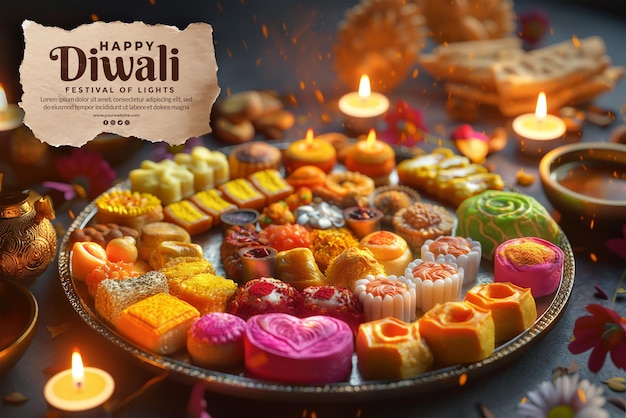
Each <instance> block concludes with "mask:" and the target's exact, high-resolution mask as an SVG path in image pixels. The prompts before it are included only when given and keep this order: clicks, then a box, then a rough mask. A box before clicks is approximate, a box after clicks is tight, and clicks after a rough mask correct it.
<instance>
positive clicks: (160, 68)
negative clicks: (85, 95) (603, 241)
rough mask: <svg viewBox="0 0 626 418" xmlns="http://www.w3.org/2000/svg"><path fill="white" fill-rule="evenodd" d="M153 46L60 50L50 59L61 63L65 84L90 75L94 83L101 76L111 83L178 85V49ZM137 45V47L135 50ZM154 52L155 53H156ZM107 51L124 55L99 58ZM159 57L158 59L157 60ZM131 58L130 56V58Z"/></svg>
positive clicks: (105, 45) (124, 44) (115, 44)
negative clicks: (162, 82)
mask: <svg viewBox="0 0 626 418" xmlns="http://www.w3.org/2000/svg"><path fill="white" fill-rule="evenodd" d="M153 44H154V42H134V43H133V42H130V41H126V42H121V43H120V42H113V43H111V44H110V45H109V43H108V42H100V45H99V48H91V49H89V51H88V52H85V51H83V50H82V49H81V48H79V47H77V46H57V47H54V48H52V49H51V50H50V53H49V58H50V60H52V61H59V75H60V78H61V80H63V81H75V80H78V79H80V78H82V77H83V76H84V75H85V74H88V76H89V78H90V79H91V80H92V81H97V80H99V79H100V77H101V76H103V77H104V78H106V79H107V80H109V81H113V80H116V79H119V80H121V81H127V80H129V79H130V78H131V77H133V78H134V79H135V80H137V81H155V80H160V81H166V80H171V81H178V80H179V78H180V70H179V65H180V63H179V61H180V60H179V58H178V57H177V56H176V55H178V52H179V50H178V48H170V49H169V50H168V47H167V46H166V45H157V46H156V47H154V45H153ZM133 45H134V47H133ZM144 45H145V47H146V49H147V52H151V53H152V54H153V55H152V56H148V55H139V56H132V55H131V54H130V53H129V51H128V50H131V51H135V52H138V53H139V54H142V53H143V50H142V49H143V47H144ZM153 48H154V50H153ZM102 51H104V52H105V53H110V52H117V51H119V52H123V53H124V54H123V55H122V56H109V55H107V56H99V53H100V52H102ZM154 54H156V56H154ZM129 55H130V56H129Z"/></svg>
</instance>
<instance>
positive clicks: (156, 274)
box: [69, 142, 564, 385]
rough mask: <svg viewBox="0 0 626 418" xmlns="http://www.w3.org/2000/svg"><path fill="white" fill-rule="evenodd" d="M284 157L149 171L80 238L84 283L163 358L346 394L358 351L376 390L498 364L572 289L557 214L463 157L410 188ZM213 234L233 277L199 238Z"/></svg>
mask: <svg viewBox="0 0 626 418" xmlns="http://www.w3.org/2000/svg"><path fill="white" fill-rule="evenodd" d="M281 158H282V154H281V151H280V150H278V149H277V148H275V147H274V146H272V145H269V144H267V143H257V142H251V143H245V144H241V145H239V146H237V147H235V149H233V151H232V152H231V153H230V154H229V155H225V154H223V153H221V152H220V151H211V150H209V149H207V148H205V147H203V146H200V147H196V148H194V149H193V150H192V151H191V152H190V153H188V154H177V155H176V157H175V159H174V160H173V161H163V162H153V161H144V162H143V163H142V164H141V167H139V168H137V169H135V170H133V171H131V173H130V184H131V187H130V190H112V191H109V192H107V193H105V194H103V195H101V196H100V197H98V198H97V199H96V201H95V206H96V208H97V211H96V214H95V219H94V221H93V225H90V226H87V227H86V228H84V229H76V230H73V231H72V232H71V234H70V236H69V245H70V246H71V272H72V277H73V279H74V280H76V281H77V282H84V283H85V285H86V286H87V289H88V292H89V295H90V297H92V298H93V300H94V306H95V309H96V311H97V313H98V314H99V315H100V316H101V317H102V318H103V319H104V320H105V321H106V322H108V323H109V324H110V325H112V326H113V327H114V328H115V329H116V330H117V331H118V332H119V333H120V334H121V335H122V336H123V337H125V338H127V339H128V340H129V341H131V342H133V343H135V344H137V345H139V346H141V347H143V348H145V349H147V350H150V351H152V352H155V353H158V354H162V355H171V354H174V353H180V352H184V351H185V350H186V353H187V354H188V358H189V360H188V361H189V362H190V363H191V364H193V365H196V366H199V367H204V368H209V369H213V370H225V371H230V372H233V373H243V374H244V375H247V376H252V377H256V378H261V379H265V380H268V381H278V382H284V383H292V384H314V385H315V384H325V383H332V382H341V381H346V380H347V379H348V378H349V376H350V373H351V370H352V357H353V355H354V353H356V358H357V363H356V364H357V367H358V371H359V373H360V375H361V376H362V377H363V378H364V379H367V380H370V379H403V378H408V377H411V376H416V375H419V374H421V373H424V372H426V371H429V370H433V369H436V368H440V367H445V366H450V365H454V364H464V363H472V362H477V361H480V360H483V359H485V358H487V357H489V356H490V355H491V354H492V353H493V352H494V350H495V349H496V347H497V346H498V345H499V344H501V343H503V342H506V341H508V340H510V339H512V338H514V337H515V336H517V335H519V334H520V333H522V332H524V331H525V330H526V329H528V328H529V327H531V326H532V325H533V323H534V322H535V320H536V318H537V308H536V303H535V298H541V297H550V295H551V294H553V293H554V292H555V291H556V290H557V289H558V286H559V284H560V281H561V277H562V274H563V263H564V254H563V251H562V250H561V248H560V247H559V246H558V245H557V244H558V240H559V228H558V226H557V224H556V223H555V221H554V220H553V219H552V218H551V217H550V215H549V214H548V213H547V211H546V209H545V208H544V207H542V206H541V205H540V204H539V203H538V202H537V201H536V200H535V199H533V198H532V197H529V196H526V195H522V194H519V193H515V192H510V191H505V190H503V189H504V185H503V183H502V180H501V179H500V178H499V176H497V175H496V174H494V173H488V172H487V171H486V170H485V169H484V167H482V166H477V165H475V164H472V163H470V162H469V160H467V159H466V158H465V157H462V156H459V155H456V154H454V153H452V151H450V150H449V149H444V148H441V149H437V150H435V151H433V153H431V154H424V155H420V156H417V157H413V158H412V159H409V160H405V161H403V162H401V163H400V164H399V165H398V167H397V174H398V178H399V184H390V181H387V184H384V185H382V186H376V185H375V182H374V180H372V178H370V177H368V176H367V175H366V174H363V173H360V172H359V171H347V170H343V169H335V170H330V171H328V170H326V171H325V170H323V169H320V168H319V167H317V166H315V165H303V166H299V167H297V168H296V169H293V170H290V171H289V173H288V174H287V172H286V171H285V174H283V170H284V167H283V166H282V159H281ZM333 158H335V157H333ZM357 169H358V167H356V168H355V170H357ZM380 181H381V179H380V178H378V179H377V184H379V183H380ZM421 194H424V195H429V196H433V197H435V198H437V199H439V200H443V201H446V202H447V204H448V205H450V206H452V207H455V208H456V210H455V212H456V213H455V212H454V211H453V210H451V209H449V208H448V206H442V205H438V204H433V203H428V202H425V201H423V200H422V198H421ZM208 231H210V234H212V236H213V235H215V236H219V237H220V238H221V241H220V244H219V260H220V263H221V265H220V266H218V265H213V264H212V263H211V262H210V261H209V260H208V258H207V257H205V249H204V248H203V247H202V246H201V245H199V244H198V243H196V242H195V238H196V237H198V236H200V234H206V233H208ZM481 263H486V265H487V266H489V265H490V264H491V265H492V267H493V272H494V273H493V281H487V282H481V280H479V269H480V268H481ZM218 271H220V272H221V271H223V272H224V273H223V274H220V273H218Z"/></svg>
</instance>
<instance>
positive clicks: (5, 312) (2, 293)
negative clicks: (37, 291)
mask: <svg viewBox="0 0 626 418" xmlns="http://www.w3.org/2000/svg"><path fill="white" fill-rule="evenodd" d="M38 319H39V305H38V304H37V299H35V296H34V295H33V294H32V293H31V292H30V291H29V290H28V289H27V288H26V287H24V286H23V285H21V284H19V283H17V282H15V281H11V280H7V279H0V324H2V326H1V327H0V376H2V375H4V374H5V373H6V372H7V371H8V370H10V369H11V368H12V367H13V366H14V365H15V364H16V363H17V362H18V361H19V359H20V358H22V356H23V355H24V353H25V352H26V350H27V349H28V346H29V345H30V343H31V342H32V340H33V337H34V336H35V330H36V329H37V321H38Z"/></svg>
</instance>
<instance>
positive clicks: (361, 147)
mask: <svg viewBox="0 0 626 418" xmlns="http://www.w3.org/2000/svg"><path fill="white" fill-rule="evenodd" d="M345 166H346V168H347V169H348V170H349V171H356V172H359V173H361V174H365V175H366V176H369V177H371V178H372V179H373V180H374V183H375V184H376V185H377V186H378V185H382V184H388V183H389V175H390V174H391V173H392V172H393V169H394V168H395V166H396V153H395V151H394V150H393V148H391V147H390V146H389V145H388V144H386V143H384V142H382V141H379V140H378V139H376V132H375V131H374V130H373V129H371V130H370V131H369V133H368V135H367V139H366V140H365V141H359V142H357V143H356V144H354V145H352V146H351V147H350V149H349V150H348V152H347V154H346V161H345Z"/></svg>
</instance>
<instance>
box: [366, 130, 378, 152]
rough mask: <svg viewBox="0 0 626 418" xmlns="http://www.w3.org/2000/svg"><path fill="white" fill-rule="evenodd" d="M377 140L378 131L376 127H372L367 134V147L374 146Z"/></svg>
mask: <svg viewBox="0 0 626 418" xmlns="http://www.w3.org/2000/svg"><path fill="white" fill-rule="evenodd" d="M375 142H376V132H375V131H374V129H370V131H369V133H368V134H367V139H366V142H365V147H366V148H372V147H373V146H374V143H375Z"/></svg>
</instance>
